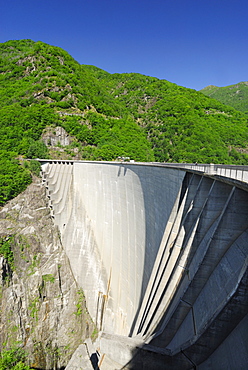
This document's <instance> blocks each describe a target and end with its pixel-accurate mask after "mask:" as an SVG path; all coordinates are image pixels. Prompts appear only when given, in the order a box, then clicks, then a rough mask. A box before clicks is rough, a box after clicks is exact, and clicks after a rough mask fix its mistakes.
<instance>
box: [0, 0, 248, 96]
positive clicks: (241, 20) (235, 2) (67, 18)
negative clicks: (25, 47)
mask: <svg viewBox="0 0 248 370" xmlns="http://www.w3.org/2000/svg"><path fill="white" fill-rule="evenodd" d="M0 5H1V14H0V42H5V41H8V40H19V39H32V40H34V41H43V42H46V43H48V44H51V45H55V46H59V47H61V48H63V49H65V50H66V51H67V52H68V53H69V54H71V55H72V56H73V58H74V59H76V60H77V61H78V62H79V63H81V64H92V65H95V66H97V67H99V68H102V69H104V70H105V71H107V72H110V73H116V72H117V73H124V72H137V73H141V74H145V75H148V76H154V77H158V78H160V79H165V80H168V81H170V82H174V83H176V84H178V85H181V86H185V87H189V88H193V89H196V90H199V89H201V88H203V87H205V86H207V85H216V86H227V85H231V84H235V83H237V82H240V81H247V80H248V75H247V60H248V20H247V14H248V1H247V0H150V1H148V0H41V1H35V0H8V1H6V0H0Z"/></svg>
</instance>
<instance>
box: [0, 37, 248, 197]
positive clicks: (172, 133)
mask: <svg viewBox="0 0 248 370" xmlns="http://www.w3.org/2000/svg"><path fill="white" fill-rule="evenodd" d="M56 127H61V128H63V129H64V130H65V132H66V134H67V135H69V136H70V144H68V145H66V146H64V145H61V143H59V139H58V140H55V141H54V142H56V146H54V145H51V143H50V141H49V140H48V141H46V143H45V142H44V140H43V136H44V133H45V131H46V130H48V131H49V130H50V132H53V131H54V132H55V131H56ZM0 134H1V135H0V143H1V153H0V162H1V174H2V175H1V176H2V177H1V181H0V189H1V191H0V201H1V202H4V201H5V200H7V199H11V197H13V196H15V195H17V194H18V193H19V192H20V191H22V190H23V189H24V188H25V186H26V185H27V184H28V183H29V182H30V181H31V177H30V175H29V170H30V168H29V165H28V164H27V163H26V168H20V166H19V165H18V162H15V158H20V157H21V158H24V159H25V158H30V159H32V158H37V157H38V158H55V159H61V158H64V159H73V158H77V159H87V160H107V161H111V160H116V159H117V158H118V157H120V156H124V157H130V158H131V159H133V160H135V161H141V162H144V161H146V162H149V161H158V162H198V163H201V162H202V163H223V164H246V163H247V159H248V156H247V154H246V152H247V149H248V133H247V116H246V115H245V114H244V113H242V112H239V111H237V110H235V109H234V108H232V107H231V106H230V105H229V106H227V105H224V104H222V103H220V102H219V101H218V100H216V99H212V98H210V97H207V96H205V95H204V94H203V93H202V92H197V91H196V90H193V89H188V88H185V87H182V86H179V85H176V84H174V83H172V82H169V81H167V80H160V79H158V78H156V77H150V76H145V75H142V74H138V73H121V74H120V73H114V74H110V73H108V72H106V71H104V70H102V69H100V68H98V67H95V66H90V65H81V64H79V63H78V62H77V61H75V60H74V59H73V57H72V56H71V55H69V54H68V53H67V52H66V51H64V50H63V49H61V48H59V47H55V46H51V45H49V44H46V43H43V42H41V41H38V42H35V41H32V40H12V41H8V42H6V43H2V44H0ZM1 158H2V159H3V160H2V161H1ZM10 164H11V165H10ZM8 167H9V168H12V169H11V171H9V170H8ZM14 168H15V169H14ZM1 183H2V184H3V185H2V186H1ZM1 199H2V200H1Z"/></svg>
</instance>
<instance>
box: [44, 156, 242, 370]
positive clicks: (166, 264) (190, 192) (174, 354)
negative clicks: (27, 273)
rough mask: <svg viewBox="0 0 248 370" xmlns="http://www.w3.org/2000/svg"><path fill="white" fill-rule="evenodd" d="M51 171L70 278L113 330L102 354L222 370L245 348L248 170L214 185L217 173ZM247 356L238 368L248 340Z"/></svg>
mask: <svg viewBox="0 0 248 370" xmlns="http://www.w3.org/2000/svg"><path fill="white" fill-rule="evenodd" d="M42 168H43V175H44V184H45V185H46V186H47V194H48V196H49V198H50V206H51V210H52V211H53V214H54V221H55V223H56V224H57V225H58V227H59V230H60V233H61V239H62V242H63V245H64V248H65V250H66V253H67V255H68V257H69V260H70V263H71V267H72V271H73V273H74V276H75V278H76V280H77V282H78V284H79V285H80V286H81V287H82V288H83V290H84V292H85V296H86V301H87V306H88V310H89V312H90V314H91V316H92V318H93V320H94V321H95V322H96V324H97V326H98V328H99V329H100V330H101V331H103V333H105V334H104V335H102V337H101V338H102V339H100V341H99V345H98V347H99V351H100V352H102V355H105V356H106V359H107V358H110V359H112V360H113V361H115V362H116V363H120V364H121V366H125V368H127V369H142V368H144V369H146V368H149V369H153V368H154V369H155V368H156V369H160V368H161V369H163V368H166V369H180V368H182V369H191V368H196V366H201V367H200V368H202V369H204V370H205V369H207V368H208V367H209V366H213V364H214V362H216V364H217V363H219V364H220V366H222V365H221V363H222V362H221V359H220V358H219V357H220V356H223V353H225V351H226V352H228V348H229V347H230V343H232V341H234V340H236V341H237V343H240V342H242V343H243V339H244V336H245V332H244V330H243V325H244V323H245V322H246V321H245V319H244V318H245V315H246V314H247V312H248V294H247V264H248V247H247V237H248V207H247V205H248V192H247V191H246V187H245V185H243V184H241V185H240V186H236V180H237V178H240V179H241V180H242V181H244V179H246V171H242V168H238V170H237V171H236V174H237V176H236V179H235V182H233V179H231V180H230V181H229V180H228V179H225V181H222V178H221V176H222V175H223V174H222V175H221V176H220V175H218V177H215V173H216V171H217V170H218V171H219V168H217V167H216V166H212V167H209V168H205V167H204V166H203V171H202V172H203V173H201V171H199V170H197V171H195V169H194V170H193V171H191V169H186V168H182V169H180V168H179V165H178V166H175V167H171V166H161V165H158V166H156V165H155V164H153V165H144V164H129V163H99V162H98V163H94V162H85V163H82V162H64V163H62V162H60V163H56V162H52V161H50V162H47V163H44V162H43V164H42ZM199 168H201V165H199V166H198V168H197V169H199ZM221 170H223V168H221ZM229 170H230V171H232V176H234V175H233V174H234V172H235V169H234V168H231V169H229V168H227V169H226V173H229V172H228V171H229ZM241 173H242V176H241V175H240V174H241ZM237 181H238V180H237ZM243 189H244V190H243ZM242 323H243V324H242ZM241 328H242V329H241ZM111 336H112V337H111ZM127 336H132V337H133V338H130V340H129V342H128V343H129V344H128V345H127V343H126V344H124V345H123V343H125V340H124V339H123V338H124V337H127ZM113 338H114V339H113ZM135 338H136V339H135ZM234 338H235V339H234ZM138 342H139V345H137V343H138ZM239 348H240V349H239V350H238V352H239V353H240V356H238V355H237V354H236V353H235V355H234V356H233V358H234V359H235V360H233V361H231V362H230V363H231V364H232V365H230V366H231V367H230V369H232V368H233V369H235V367H234V363H235V364H236V365H237V366H240V369H242V366H243V363H244V361H245V360H244V359H247V356H248V355H247V354H248V341H246V343H243V344H242V345H240V347H239ZM236 351H237V350H236ZM228 356H229V357H230V356H232V355H230V354H228ZM218 358H219V360H218V361H219V362H218V361H217V359H218ZM106 361H107V360H106ZM105 363H107V362H105ZM223 363H226V362H223ZM180 364H181V365H180ZM201 364H202V365H201ZM180 366H181V367H180ZM212 368H213V367H212ZM221 368H222V367H220V369H221ZM236 368H237V369H238V368H239V367H236ZM216 369H217V367H216Z"/></svg>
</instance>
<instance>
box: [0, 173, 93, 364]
mask: <svg viewBox="0 0 248 370" xmlns="http://www.w3.org/2000/svg"><path fill="white" fill-rule="evenodd" d="M0 312H1V314H0V315H1V316H0V350H3V349H4V348H10V347H13V346H16V345H18V346H21V347H23V348H24V349H26V351H27V352H28V357H29V362H30V365H31V366H32V367H33V368H36V369H63V368H64V367H65V366H66V364H67V363H68V361H69V359H70V357H71V355H72V353H73V352H74V351H75V349H76V348H77V347H78V345H80V343H82V341H83V340H84V339H85V338H87V337H90V336H92V335H94V332H95V327H94V324H93V322H92V320H91V318H90V316H89V314H88V312H87V309H86V306H85V300H84V295H83V292H82V290H80V289H79V287H78V285H77V283H76V281H75V279H74V277H73V274H72V271H71V268H70V264H69V261H68V258H67V257H66V254H65V252H64V250H63V247H62V245H61V241H60V235H59V232H58V229H57V228H56V227H55V226H54V224H53V220H52V218H51V216H50V210H49V208H48V207H47V200H46V196H45V190H44V188H43V186H42V184H41V180H40V179H38V178H35V179H34V181H33V183H32V184H31V185H30V186H29V187H28V188H27V189H26V191H24V192H23V193H21V194H20V195H19V196H18V197H17V198H15V199H13V200H12V201H10V202H8V203H7V204H6V205H5V206H4V207H2V208H1V209H0Z"/></svg>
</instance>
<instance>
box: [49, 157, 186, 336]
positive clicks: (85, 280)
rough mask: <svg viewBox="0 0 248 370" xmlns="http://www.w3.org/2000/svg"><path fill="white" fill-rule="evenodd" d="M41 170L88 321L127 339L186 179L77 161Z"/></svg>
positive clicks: (178, 173) (176, 173) (178, 174)
mask: <svg viewBox="0 0 248 370" xmlns="http://www.w3.org/2000/svg"><path fill="white" fill-rule="evenodd" d="M43 171H44V172H45V173H46V179H47V182H48V187H49V192H50V198H51V204H52V209H53V212H54V217H55V223H56V224H57V225H58V227H59V230H60V232H61V237H62V241H63V245H64V246H65V249H66V253H67V255H68V257H69V259H70V262H71V267H72V270H73V272H74V275H75V278H76V280H77V281H78V283H79V284H80V285H81V286H82V288H83V290H84V293H85V296H86V301H87V306H88V309H89V312H90V314H91V316H92V318H93V320H94V321H95V322H96V323H97V324H98V327H99V328H100V329H102V330H105V331H107V332H113V333H116V334H121V335H129V333H130V332H131V330H132V327H133V325H134V321H135V318H136V316H137V312H138V310H139V307H140V305H141V302H142V300H143V297H144V294H145V289H146V286H147V284H148V281H149V278H150V275H151V271H152V269H153V265H154V261H155V259H156V255H157V252H158V249H159V247H160V243H161V240H162V237H163V233H164V230H165V227H166V224H167V221H168V219H169V216H170V214H171V211H172V209H173V207H174V205H175V203H176V202H177V201H178V195H179V193H180V188H181V185H182V180H183V178H184V175H185V173H184V172H182V171H180V170H174V169H170V170H166V171H165V170H164V171H161V169H160V168H156V167H149V166H139V165H128V164H120V163H119V164H98V163H77V162H74V163H67V164H58V163H54V164H52V163H47V164H45V165H43Z"/></svg>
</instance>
